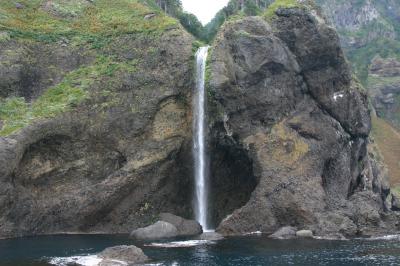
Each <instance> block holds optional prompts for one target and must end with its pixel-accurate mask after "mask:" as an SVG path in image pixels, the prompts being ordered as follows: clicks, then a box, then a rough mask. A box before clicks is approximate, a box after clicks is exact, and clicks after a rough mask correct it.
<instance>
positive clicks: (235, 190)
mask: <svg viewBox="0 0 400 266" xmlns="http://www.w3.org/2000/svg"><path fill="white" fill-rule="evenodd" d="M213 132H214V134H215V135H214V137H213V138H212V140H211V141H212V142H211V149H210V169H211V174H210V188H211V191H210V192H211V193H210V210H211V211H210V213H211V220H212V221H211V222H212V224H213V225H215V226H217V225H218V224H219V223H220V222H221V221H222V219H224V218H225V217H226V216H227V215H229V214H231V213H232V212H233V211H234V210H236V209H239V208H241V207H242V206H244V205H245V204H246V203H247V202H248V201H249V199H250V195H251V194H252V192H253V191H254V189H255V188H256V186H257V184H258V178H257V177H256V176H255V174H254V172H253V162H252V160H251V159H250V157H249V155H248V154H247V151H246V150H245V149H244V148H243V147H242V146H241V145H239V144H238V142H236V140H234V139H233V138H232V137H229V136H227V135H225V132H224V128H223V125H222V124H217V125H216V126H215V131H213ZM218 132H219V133H218Z"/></svg>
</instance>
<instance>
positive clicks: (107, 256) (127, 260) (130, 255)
mask: <svg viewBox="0 0 400 266" xmlns="http://www.w3.org/2000/svg"><path fill="white" fill-rule="evenodd" d="M98 257H99V258H101V259H103V260H102V261H101V262H100V263H99V266H111V265H113V266H118V265H131V264H133V263H134V264H136V263H143V262H146V261H148V260H149V258H148V257H147V256H146V255H145V254H144V253H143V251H142V250H141V249H140V248H138V247H136V246H115V247H110V248H106V249H105V250H103V251H102V252H101V253H99V254H98Z"/></svg>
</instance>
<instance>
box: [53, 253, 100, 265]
mask: <svg viewBox="0 0 400 266" xmlns="http://www.w3.org/2000/svg"><path fill="white" fill-rule="evenodd" d="M101 261H102V259H101V258H99V257H98V256H96V255H87V256H73V257H57V258H51V259H50V261H49V263H50V264H52V265H57V266H68V265H71V264H78V265H83V266H97V265H99V263H100V262H101Z"/></svg>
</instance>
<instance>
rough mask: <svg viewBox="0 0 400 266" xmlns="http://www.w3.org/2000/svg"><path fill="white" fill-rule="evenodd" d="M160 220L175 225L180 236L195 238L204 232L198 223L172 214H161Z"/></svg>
mask: <svg viewBox="0 0 400 266" xmlns="http://www.w3.org/2000/svg"><path fill="white" fill-rule="evenodd" d="M160 220H161V221H164V222H167V223H170V224H172V225H174V226H175V227H176V229H178V235H179V236H193V235H199V234H201V233H202V232H203V229H202V227H201V225H200V224H199V223H198V222H197V221H195V220H187V219H184V218H182V217H179V216H176V215H174V214H171V213H161V214H160Z"/></svg>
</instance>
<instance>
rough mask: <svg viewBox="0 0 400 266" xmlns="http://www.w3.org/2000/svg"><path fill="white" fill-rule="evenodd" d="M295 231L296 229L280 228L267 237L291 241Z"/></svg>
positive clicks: (289, 227)
mask: <svg viewBox="0 0 400 266" xmlns="http://www.w3.org/2000/svg"><path fill="white" fill-rule="evenodd" d="M296 231H297V229H296V228H295V227H292V226H285V227H282V228H280V229H279V230H278V231H276V232H275V233H273V234H272V235H270V236H269V237H270V238H274V239H291V238H295V237H296Z"/></svg>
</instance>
